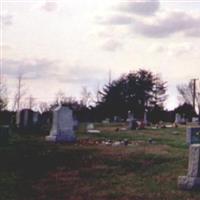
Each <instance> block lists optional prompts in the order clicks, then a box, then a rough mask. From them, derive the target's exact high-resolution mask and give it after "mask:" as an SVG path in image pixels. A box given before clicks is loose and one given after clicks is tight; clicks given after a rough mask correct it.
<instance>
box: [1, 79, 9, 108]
mask: <svg viewBox="0 0 200 200" xmlns="http://www.w3.org/2000/svg"><path fill="white" fill-rule="evenodd" d="M7 104H8V98H7V87H6V85H5V83H2V82H0V111H1V110H4V109H5V108H6V106H7Z"/></svg>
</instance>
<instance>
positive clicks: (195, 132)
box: [186, 127, 200, 145]
mask: <svg viewBox="0 0 200 200" xmlns="http://www.w3.org/2000/svg"><path fill="white" fill-rule="evenodd" d="M186 142H187V144H188V145H190V144H200V127H188V128H187V133H186Z"/></svg>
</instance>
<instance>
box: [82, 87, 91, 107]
mask: <svg viewBox="0 0 200 200" xmlns="http://www.w3.org/2000/svg"><path fill="white" fill-rule="evenodd" d="M91 102H92V93H91V92H90V91H88V89H87V87H85V86H84V87H83V88H82V91H81V103H82V104H83V105H85V106H86V107H88V106H89V105H90V103H91Z"/></svg>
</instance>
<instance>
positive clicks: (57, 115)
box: [46, 106, 76, 142]
mask: <svg viewBox="0 0 200 200" xmlns="http://www.w3.org/2000/svg"><path fill="white" fill-rule="evenodd" d="M46 140H47V141H51V142H75V140H76V137H75V134H74V120H73V113H72V110H71V109H69V108H68V107H66V106H58V107H57V108H55V110H54V111H53V124H52V128H51V131H50V135H49V136H46Z"/></svg>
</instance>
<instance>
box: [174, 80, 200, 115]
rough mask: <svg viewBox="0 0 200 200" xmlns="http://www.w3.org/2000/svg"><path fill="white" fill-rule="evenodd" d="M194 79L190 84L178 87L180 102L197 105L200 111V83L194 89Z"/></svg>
mask: <svg viewBox="0 0 200 200" xmlns="http://www.w3.org/2000/svg"><path fill="white" fill-rule="evenodd" d="M193 81H194V79H193V80H191V81H190V82H189V83H188V84H182V85H178V86H177V90H178V92H179V100H180V101H181V102H182V103H188V104H191V105H195V106H194V107H195V108H197V109H198V111H200V83H199V84H197V85H195V87H194V84H195V83H194V82H193Z"/></svg>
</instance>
